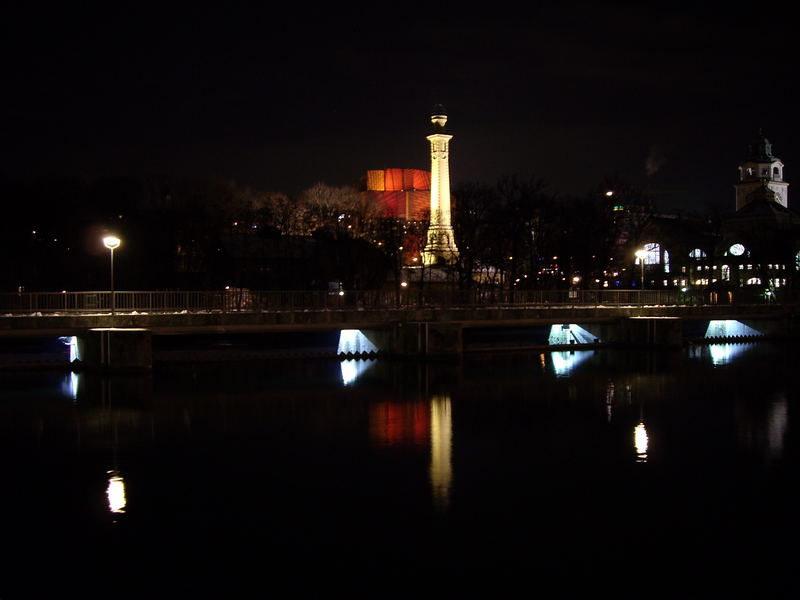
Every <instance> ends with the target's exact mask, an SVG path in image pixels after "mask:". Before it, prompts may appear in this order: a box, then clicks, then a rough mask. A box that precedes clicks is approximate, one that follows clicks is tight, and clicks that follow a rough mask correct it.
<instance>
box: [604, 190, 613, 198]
mask: <svg viewBox="0 0 800 600" xmlns="http://www.w3.org/2000/svg"><path fill="white" fill-rule="evenodd" d="M613 195H614V190H608V191H607V192H606V197H608V198H611V196H613Z"/></svg>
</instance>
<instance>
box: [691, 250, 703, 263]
mask: <svg viewBox="0 0 800 600" xmlns="http://www.w3.org/2000/svg"><path fill="white" fill-rule="evenodd" d="M689 258H694V259H695V260H699V259H701V258H706V253H705V252H703V251H702V250H701V249H700V248H695V249H694V250H692V251H691V252H689Z"/></svg>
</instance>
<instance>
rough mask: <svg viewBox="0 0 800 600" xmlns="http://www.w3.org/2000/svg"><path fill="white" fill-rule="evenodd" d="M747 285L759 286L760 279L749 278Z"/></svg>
mask: <svg viewBox="0 0 800 600" xmlns="http://www.w3.org/2000/svg"><path fill="white" fill-rule="evenodd" d="M747 285H761V278H759V277H751V278H750V279H748V280H747Z"/></svg>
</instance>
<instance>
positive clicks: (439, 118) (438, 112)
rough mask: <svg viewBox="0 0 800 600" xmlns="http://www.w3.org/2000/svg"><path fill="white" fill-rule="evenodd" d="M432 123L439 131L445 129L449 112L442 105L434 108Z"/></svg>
mask: <svg viewBox="0 0 800 600" xmlns="http://www.w3.org/2000/svg"><path fill="white" fill-rule="evenodd" d="M431 123H433V124H434V126H435V127H436V128H437V129H440V130H441V129H444V125H445V123H447V112H446V111H445V109H444V106H442V105H441V104H437V105H436V106H434V107H433V111H432V113H431Z"/></svg>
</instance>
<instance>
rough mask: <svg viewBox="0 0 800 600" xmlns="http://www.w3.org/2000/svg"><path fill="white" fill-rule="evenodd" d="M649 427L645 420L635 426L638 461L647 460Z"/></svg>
mask: <svg viewBox="0 0 800 600" xmlns="http://www.w3.org/2000/svg"><path fill="white" fill-rule="evenodd" d="M648 441H649V440H648V438H647V428H646V427H645V426H644V421H639V424H638V425H637V426H636V427H634V428H633V445H634V447H635V448H636V462H647V444H648Z"/></svg>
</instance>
